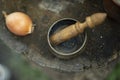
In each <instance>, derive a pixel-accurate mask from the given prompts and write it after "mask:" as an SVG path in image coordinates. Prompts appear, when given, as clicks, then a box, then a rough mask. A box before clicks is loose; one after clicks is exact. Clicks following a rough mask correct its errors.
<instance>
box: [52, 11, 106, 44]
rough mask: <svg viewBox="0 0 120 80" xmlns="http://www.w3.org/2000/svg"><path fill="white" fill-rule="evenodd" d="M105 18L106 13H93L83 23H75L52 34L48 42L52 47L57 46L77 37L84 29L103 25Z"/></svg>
mask: <svg viewBox="0 0 120 80" xmlns="http://www.w3.org/2000/svg"><path fill="white" fill-rule="evenodd" d="M106 16H107V14H106V13H95V14H93V15H91V16H88V17H87V18H86V21H85V22H84V23H80V22H76V23H75V24H73V25H70V26H68V27H66V28H64V29H63V30H61V31H58V32H57V33H55V34H53V35H52V36H50V41H51V43H52V44H53V45H58V44H60V43H62V42H64V41H66V40H69V39H71V38H73V37H75V36H77V35H78V34H80V33H83V32H84V29H85V28H86V27H90V28H93V27H95V26H96V25H99V24H101V23H103V21H104V20H105V19H106Z"/></svg>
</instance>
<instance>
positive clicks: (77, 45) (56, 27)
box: [47, 18, 87, 59]
mask: <svg viewBox="0 0 120 80" xmlns="http://www.w3.org/2000/svg"><path fill="white" fill-rule="evenodd" d="M76 22H77V20H75V19H72V18H64V19H60V20H58V21H56V22H55V23H53V24H52V26H51V27H50V28H49V30H48V34H47V40H48V44H49V47H50V51H51V52H52V53H53V54H54V55H56V56H57V57H59V58H62V59H69V58H72V57H74V56H75V55H77V54H80V53H82V52H83V50H84V48H85V44H86V41H87V32H86V31H84V32H83V33H81V34H79V35H78V36H76V37H74V38H71V39H69V40H67V41H65V42H63V43H60V44H59V45H52V43H51V41H50V36H51V35H52V34H54V33H56V32H59V31H60V30H62V29H64V28H65V27H68V26H69V25H72V24H75V23H76Z"/></svg>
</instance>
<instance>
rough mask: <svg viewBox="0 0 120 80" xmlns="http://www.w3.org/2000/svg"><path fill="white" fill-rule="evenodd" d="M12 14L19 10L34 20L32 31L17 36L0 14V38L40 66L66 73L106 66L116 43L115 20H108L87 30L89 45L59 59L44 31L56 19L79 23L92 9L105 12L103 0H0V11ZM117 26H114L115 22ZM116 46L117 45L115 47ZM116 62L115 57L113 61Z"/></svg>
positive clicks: (92, 11)
mask: <svg viewBox="0 0 120 80" xmlns="http://www.w3.org/2000/svg"><path fill="white" fill-rule="evenodd" d="M2 10H4V11H6V12H7V13H11V12H14V11H22V12H25V13H27V14H28V15H29V16H30V17H31V18H32V20H33V22H34V24H35V25H36V26H35V31H34V32H33V33H32V34H31V35H28V36H25V37H18V36H15V35H13V34H11V33H10V32H9V31H8V30H7V28H6V26H5V22H4V18H3V15H2V14H1V13H0V39H1V40H2V41H4V43H6V45H7V46H8V47H10V48H11V49H12V50H13V51H14V52H16V53H20V54H21V53H22V54H24V55H25V56H26V57H27V58H28V59H29V60H30V61H32V62H34V63H36V64H37V65H38V66H41V67H48V68H52V69H55V70H62V71H65V72H66V71H67V72H81V71H85V70H89V69H97V70H98V71H99V69H100V70H101V69H108V72H109V71H110V70H111V69H112V67H113V66H114V65H115V64H114V65H113V66H111V67H110V68H107V67H109V66H110V65H111V64H109V60H110V58H111V57H112V56H113V54H114V51H117V48H116V44H119V42H118V41H117V38H116V36H115V31H114V29H112V27H113V26H115V25H113V24H114V23H112V22H111V21H110V20H109V19H107V20H106V22H105V23H104V24H102V25H100V26H98V27H96V28H94V29H92V30H90V29H87V30H88V36H89V39H88V42H87V43H88V44H87V45H86V49H85V51H84V52H83V53H82V54H81V55H80V56H78V57H76V58H73V59H70V60H62V59H59V58H57V57H55V56H54V55H53V54H51V52H50V50H49V46H48V43H47V31H48V29H49V27H50V26H51V25H52V23H54V22H55V21H56V20H58V19H62V18H74V19H77V20H79V21H81V22H83V21H84V19H85V17H86V16H88V15H91V14H93V13H95V12H105V11H104V8H103V5H102V0H99V1H98V0H96V1H95V0H60V1H59V0H19V1H18V0H14V1H11V0H1V1H0V11H2ZM116 26H117V25H116ZM118 49H119V48H118ZM115 63H117V60H116V62H115Z"/></svg>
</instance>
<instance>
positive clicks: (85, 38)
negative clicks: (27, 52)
mask: <svg viewBox="0 0 120 80" xmlns="http://www.w3.org/2000/svg"><path fill="white" fill-rule="evenodd" d="M67 19H68V20H73V21H76V22H77V21H78V20H76V19H73V18H63V19H59V20H57V21H55V22H54V23H53V24H52V25H51V26H50V28H49V30H48V34H47V41H48V44H49V46H50V48H51V49H52V50H53V51H54V52H55V53H57V54H58V55H60V56H71V55H74V54H76V53H78V52H80V51H82V49H83V48H84V46H85V44H86V41H87V33H86V32H85V37H84V42H83V44H82V46H81V47H80V48H79V49H77V50H76V51H74V52H71V53H69V54H66V53H63V52H59V51H57V50H56V49H54V47H53V46H52V45H51V42H50V40H49V38H50V37H49V35H50V32H51V29H52V28H53V26H54V25H55V24H57V23H58V22H60V21H62V20H67Z"/></svg>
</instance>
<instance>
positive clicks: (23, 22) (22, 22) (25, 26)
mask: <svg viewBox="0 0 120 80" xmlns="http://www.w3.org/2000/svg"><path fill="white" fill-rule="evenodd" d="M2 13H3V15H4V16H5V21H6V26H7V28H8V30H10V31H11V32H12V33H14V34H15V35H18V36H25V35H28V34H31V33H32V32H33V29H34V27H33V24H32V20H31V18H30V17H29V16H28V15H26V14H24V13H22V12H13V13H11V14H9V15H7V14H6V12H5V11H3V12H2Z"/></svg>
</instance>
